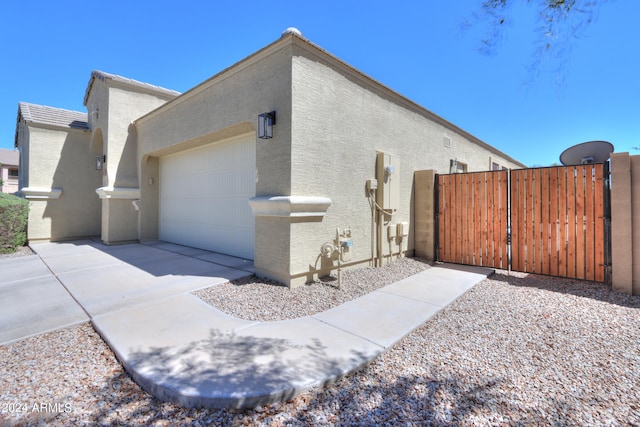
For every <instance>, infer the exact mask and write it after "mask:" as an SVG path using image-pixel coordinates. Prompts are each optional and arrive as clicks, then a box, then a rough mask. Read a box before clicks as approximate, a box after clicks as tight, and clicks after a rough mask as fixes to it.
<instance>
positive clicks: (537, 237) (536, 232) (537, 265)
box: [530, 169, 543, 274]
mask: <svg viewBox="0 0 640 427" xmlns="http://www.w3.org/2000/svg"><path fill="white" fill-rule="evenodd" d="M540 172H541V170H540V169H532V170H531V177H532V182H531V187H530V188H531V198H532V199H533V215H532V221H531V230H532V235H533V238H532V239H531V244H530V246H531V247H532V248H533V251H534V252H533V269H531V270H530V271H531V272H533V273H539V274H543V273H542V248H541V246H542V233H541V227H542V219H541V217H542V215H541V212H542V203H541V202H542V200H541V196H540V188H541V187H542V179H541V177H540V175H541V173H540Z"/></svg>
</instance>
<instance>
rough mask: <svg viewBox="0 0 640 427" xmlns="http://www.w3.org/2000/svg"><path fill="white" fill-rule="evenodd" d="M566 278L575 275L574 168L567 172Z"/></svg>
mask: <svg viewBox="0 0 640 427" xmlns="http://www.w3.org/2000/svg"><path fill="white" fill-rule="evenodd" d="M567 172H568V173H567V277H575V275H576V167H572V168H570V169H568V171H567Z"/></svg>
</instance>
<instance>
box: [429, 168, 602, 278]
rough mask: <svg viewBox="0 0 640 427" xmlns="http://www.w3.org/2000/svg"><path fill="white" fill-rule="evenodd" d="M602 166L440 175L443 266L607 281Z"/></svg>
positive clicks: (439, 230) (440, 254) (438, 193)
mask: <svg viewBox="0 0 640 427" xmlns="http://www.w3.org/2000/svg"><path fill="white" fill-rule="evenodd" d="M606 175H608V169H606V168H605V165H603V164H589V165H576V166H561V167H550V168H537V169H518V170H511V171H495V172H474V173H466V174H451V175H438V178H437V185H436V187H437V188H436V203H437V209H436V212H437V218H436V220H437V224H438V225H437V233H438V237H437V239H436V242H437V243H436V245H437V246H436V255H437V259H438V260H439V261H445V262H452V263H458V264H469V265H478V266H485V267H492V268H500V269H512V270H515V271H522V272H528V273H537V274H545V275H551V276H562V277H570V278H576V279H584V280H591V281H598V282H604V281H606V280H607V277H606V276H607V275H606V268H605V267H606V265H607V262H606V257H607V250H608V248H607V244H606V238H605V235H606V234H607V233H606V228H605V217H606V216H607V215H605V212H606V209H607V204H608V203H607V197H608V191H607V188H608V185H607V183H606V182H605V176H606Z"/></svg>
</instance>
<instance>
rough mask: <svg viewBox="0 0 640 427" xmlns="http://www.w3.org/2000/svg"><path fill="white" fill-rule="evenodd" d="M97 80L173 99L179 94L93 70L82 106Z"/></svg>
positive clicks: (85, 103)
mask: <svg viewBox="0 0 640 427" xmlns="http://www.w3.org/2000/svg"><path fill="white" fill-rule="evenodd" d="M95 79H98V80H100V81H105V80H112V81H114V82H118V83H121V84H124V85H127V86H130V87H134V88H138V89H141V90H143V91H145V92H151V93H155V94H158V95H163V96H169V97H171V98H174V97H176V96H178V95H180V92H177V91H175V90H171V89H165V88H163V87H160V86H155V85H152V84H149V83H143V82H139V81H137V80H133V79H129V78H127V77H122V76H119V75H117V74H110V73H105V72H104V71H99V70H94V71H92V72H91V78H90V79H89V84H88V85H87V90H86V92H85V94H84V105H87V100H88V98H89V93H90V92H91V86H93V81H94V80H95Z"/></svg>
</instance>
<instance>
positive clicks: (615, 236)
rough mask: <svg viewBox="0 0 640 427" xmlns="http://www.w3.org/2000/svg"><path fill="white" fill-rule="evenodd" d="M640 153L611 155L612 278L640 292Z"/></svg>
mask: <svg viewBox="0 0 640 427" xmlns="http://www.w3.org/2000/svg"><path fill="white" fill-rule="evenodd" d="M638 266H640V156H629V153H613V154H611V267H612V270H611V280H612V288H613V290H615V291H617V292H624V293H628V294H632V295H640V267H638Z"/></svg>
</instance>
